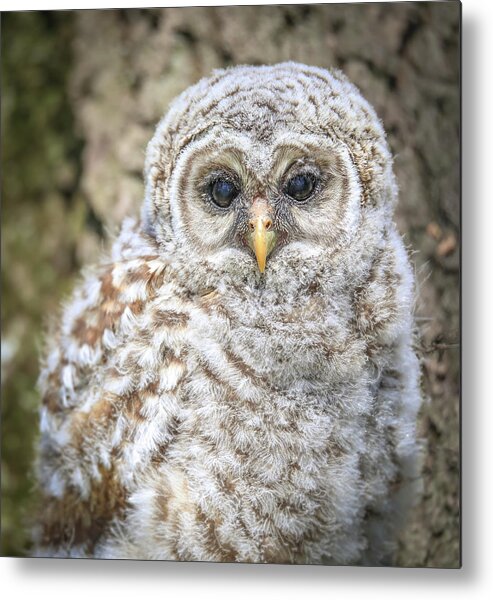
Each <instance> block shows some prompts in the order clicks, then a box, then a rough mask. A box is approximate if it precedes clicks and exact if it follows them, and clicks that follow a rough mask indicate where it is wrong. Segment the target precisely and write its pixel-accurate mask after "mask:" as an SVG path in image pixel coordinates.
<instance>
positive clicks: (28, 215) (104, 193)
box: [2, 2, 460, 567]
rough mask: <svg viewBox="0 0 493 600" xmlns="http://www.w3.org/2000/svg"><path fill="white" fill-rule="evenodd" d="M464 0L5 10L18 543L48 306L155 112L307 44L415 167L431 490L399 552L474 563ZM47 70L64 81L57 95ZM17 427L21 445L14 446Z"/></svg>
mask: <svg viewBox="0 0 493 600" xmlns="http://www.w3.org/2000/svg"><path fill="white" fill-rule="evenodd" d="M459 15H460V5H459V4H458V3H456V2H430V3H426V2H425V3H422V2H420V3H413V2H409V3H377V4H340V5H325V6H322V5H319V6H315V5H314V6H309V5H300V6H272V7H269V6H267V7H222V8H189V9H153V10H137V9H134V10H126V11H104V12H102V11H80V12H79V11H76V12H72V13H58V14H57V15H56V18H55V17H54V16H53V14H51V15H47V14H43V13H32V14H31V15H28V18H26V15H24V16H22V15H12V16H11V17H9V18H8V19H4V22H3V23H2V32H3V33H4V36H3V37H4V38H5V37H8V36H9V35H10V36H12V38H13V37H14V36H15V35H17V37H16V43H15V44H14V45H13V46H7V43H8V40H4V42H3V43H4V44H5V46H4V48H7V47H8V48H9V50H8V52H7V57H6V58H2V71H3V73H4V83H5V85H6V99H7V102H6V107H5V108H4V110H3V111H2V113H3V114H2V116H3V118H4V120H7V119H9V126H8V127H7V128H6V134H5V135H6V141H5V152H4V159H3V162H4V163H5V166H6V167H7V165H9V164H10V165H11V167H12V171H11V175H10V177H6V178H5V179H4V181H3V188H4V189H3V192H4V195H3V197H4V206H6V209H5V219H4V221H3V233H4V235H3V250H4V264H3V270H2V278H3V281H4V290H5V291H4V294H5V295H6V296H7V298H6V307H5V309H4V319H3V322H2V327H3V335H4V336H5V340H6V342H7V346H6V348H7V350H8V355H7V360H4V356H3V355H4V352H2V369H3V371H4V378H3V380H4V381H3V386H2V387H4V389H3V391H4V392H7V394H4V404H3V413H4V417H5V416H6V417H7V420H6V422H5V418H4V427H5V430H6V431H7V427H8V428H9V429H8V435H7V438H6V439H5V437H4V442H3V443H4V449H5V452H3V453H2V461H3V464H2V469H3V474H4V477H5V473H7V481H6V482H5V481H4V478H3V479H2V486H3V495H4V498H5V499H6V501H7V505H6V506H5V503H4V504H2V511H3V513H4V514H3V516H4V523H5V522H6V523H7V530H6V531H5V529H4V540H3V541H4V550H3V553H4V554H5V553H8V554H23V553H24V552H25V549H26V538H25V536H23V535H19V534H18V533H15V531H17V530H18V529H19V528H20V519H21V511H20V509H19V508H18V505H19V502H20V499H21V498H25V497H26V494H27V490H28V486H29V479H28V478H27V477H26V474H25V471H26V468H25V467H26V464H28V461H29V459H30V457H31V450H30V449H31V448H32V439H33V437H34V435H35V434H34V432H35V418H34V414H35V413H34V407H35V403H36V400H35V396H34V395H33V392H32V387H33V385H34V379H35V375H36V360H37V357H36V356H37V345H36V344H37V340H39V339H40V335H41V333H40V332H41V321H42V317H44V316H45V315H46V314H48V313H51V312H52V311H53V310H54V307H55V306H56V305H57V303H58V302H59V301H60V296H61V294H62V293H65V292H66V290H67V289H69V287H70V285H71V283H72V282H73V278H74V277H75V276H76V275H77V272H78V269H79V268H80V266H81V265H82V264H85V263H86V262H88V261H91V260H93V259H94V258H95V257H96V256H97V254H98V251H99V248H100V245H101V239H102V238H103V237H104V231H105V229H107V230H110V231H111V230H114V229H116V227H117V225H118V223H119V222H120V221H121V219H122V217H123V216H124V215H126V214H131V213H134V212H135V211H136V210H138V207H139V206H140V203H141V200H142V196H143V182H142V168H143V160H144V152H145V147H146V143H147V141H148V140H149V138H150V136H151V134H152V131H153V128H154V126H155V125H156V123H157V121H158V120H159V118H160V117H161V115H162V114H163V113H164V111H165V110H166V107H167V105H168V103H169V102H170V100H171V99H172V98H173V97H174V96H175V95H177V94H178V93H179V92H180V91H182V90H183V89H185V88H186V87H187V86H188V85H190V84H192V83H194V82H195V81H196V80H197V79H199V78H200V77H201V76H203V75H206V74H208V73H209V72H210V70H211V69H213V68H216V67H224V66H228V65H234V64H245V63H249V64H263V63H274V62H279V61H284V60H296V61H300V62H304V63H307V64H313V65H317V66H321V67H333V66H336V67H338V68H341V69H342V70H343V71H344V72H345V73H346V74H347V75H348V76H349V77H350V79H351V80H352V81H353V82H354V83H356V85H357V86H358V87H359V88H360V89H361V91H362V92H363V94H364V95H365V96H366V97H367V98H368V100H369V101H370V102H371V103H372V104H373V105H374V106H375V108H376V110H377V113H378V114H379V116H380V117H381V119H382V120H383V123H384V126H385V129H386V131H387V133H388V136H389V142H390V145H391V148H392V150H393V152H394V155H395V170H396V174H397V179H398V182H399V185H400V204H399V208H398V213H397V217H396V218H397V223H398V226H399V228H400V230H401V232H402V233H404V234H405V238H406V241H407V242H408V243H409V245H410V246H412V248H413V249H414V250H415V255H414V259H415V264H416V273H417V278H418V281H419V300H418V303H417V307H416V314H417V319H418V326H419V329H420V334H421V341H420V346H421V347H420V352H421V355H422V358H423V392H424V395H425V398H426V400H425V403H424V406H423V409H422V412H421V417H420V427H421V432H422V435H423V438H424V439H425V442H426V449H425V459H424V494H423V498H422V501H421V503H420V504H419V505H418V506H417V507H416V510H415V512H414V514H413V517H412V520H411V522H410V524H409V527H408V528H407V530H406V531H405V532H404V534H403V537H402V544H401V551H400V557H399V561H398V563H399V564H400V565H402V566H432V567H457V566H458V565H459V544H460V540H459V226H460V223H459V152H460V147H459V102H460V98H459ZM23 36H24V37H23ZM33 36H38V38H39V40H38V42H39V46H38V47H40V48H45V53H44V54H43V53H41V55H40V56H37V58H36V59H34V58H33V57H32V55H31V54H29V52H28V50H27V48H28V47H29V44H32V38H33ZM22 40H24V46H23V41H22ZM62 48H68V50H69V52H70V54H69V58H68V61H67V60H66V61H65V63H64V62H63V61H62V60H60V59H59V58H58V59H57V57H58V56H59V51H60V49H62ZM16 53H17V54H16ZM4 54H5V52H4ZM16 61H17V63H18V62H22V61H24V64H25V63H26V61H27V66H28V67H30V68H31V71H30V72H31V73H32V76H31V77H27V76H25V78H24V79H23V78H22V76H21V75H19V74H18V73H17V72H16V71H15V69H14V67H15V65H16V64H17V63H16ZM31 63H32V64H31ZM57 65H58V66H57ZM57 69H58V70H57ZM50 73H51V75H50ZM33 77H34V80H33ZM36 86H38V87H36ZM46 86H51V87H52V88H54V89H52V94H51V96H52V98H51V100H50V99H49V98H47V87H46ZM26 92H27V93H28V94H29V93H30V96H29V97H28V96H27V95H26ZM65 92H68V96H67V95H66V94H65ZM48 95H49V94H48ZM29 98H30V99H29ZM40 99H41V100H42V101H43V102H44V104H43V103H42V105H41V107H40V105H39V102H40ZM57 99H58V100H57ZM21 100H22V102H24V104H25V108H24V110H25V111H26V114H29V110H31V108H32V109H33V110H34V111H37V112H41V116H40V118H39V119H38V120H37V121H36V122H34V124H33V123H31V126H30V129H27V126H26V124H25V119H22V114H23V113H22V110H21V113H20V114H19V102H21ZM36 100H38V102H37V103H36ZM22 102H21V104H22ZM57 102H58V104H59V106H58V109H57V110H55V109H54V108H53V106H57ZM45 105H46V106H45ZM43 106H45V108H43ZM43 111H44V112H43ZM55 114H56V115H57V118H56V117H55ZM12 115H13V116H14V117H16V118H13V119H12ZM43 115H44V117H43ZM60 115H62V116H63V118H64V119H66V123H65V126H64V127H61V125H60V123H59V120H58V119H59V116H60ZM26 129H27V131H26ZM19 131H20V132H21V133H20V134H19ZM19 135H20V138H19ZM36 136H42V139H44V140H51V142H50V148H52V150H50V152H51V154H49V155H46V153H45V154H43V149H42V148H41V153H42V154H41V155H39V154H37V155H36V154H34V152H33V150H32V148H31V147H29V148H27V146H28V145H30V144H32V143H34V141H35V140H37V139H38V137H36ZM43 136H44V137H43ZM19 139H20V141H19ZM33 140H34V141H33ZM79 140H81V141H82V142H83V147H82V145H81V143H80V141H79ZM22 144H24V146H23V145H22ZM53 148H54V149H53ZM24 150H25V151H24ZM36 156H37V158H36ZM9 161H10V163H9ZM50 161H51V162H50ZM43 165H46V168H40V167H43ZM30 171H32V172H34V173H37V172H38V171H44V172H46V171H47V175H45V178H44V179H43V176H42V174H41V175H39V177H38V179H39V181H40V182H41V183H40V184H39V185H34V184H31V183H30V182H29V181H27V182H25V181H24V179H23V177H25V175H26V172H27V174H29V172H30ZM36 176H37V175H36ZM28 179H29V178H28ZM35 181H37V180H36V179H35ZM47 224H48V225H49V227H47ZM16 226H17V227H16ZM33 236H34V237H33ZM33 239H35V240H36V248H37V251H36V252H35V253H34V254H35V255H36V256H32V248H31V244H32V241H33ZM26 248H29V249H30V250H31V252H30V251H28V250H26ZM46 264H48V265H50V267H46ZM40 269H41V271H43V269H44V271H43V273H44V275H43V276H41V275H40ZM60 282H62V283H60ZM18 298H21V299H22V301H21V302H19V301H18V300H16V299H18ZM21 372H22V377H21V376H20V373H21ZM19 381H21V383H19ZM26 419H27V421H26ZM26 422H27V425H26ZM19 439H22V445H23V451H22V452H20V451H16V450H15V448H16V444H17V445H18V444H19ZM26 448H27V449H26ZM4 461H5V462H4ZM26 502H27V500H25V501H24V505H26ZM21 504H22V502H21Z"/></svg>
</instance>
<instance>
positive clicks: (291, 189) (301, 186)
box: [286, 175, 314, 200]
mask: <svg viewBox="0 0 493 600" xmlns="http://www.w3.org/2000/svg"><path fill="white" fill-rule="evenodd" d="M313 185H314V184H313V179H312V178H311V177H309V176H308V175H295V176H294V177H293V178H292V179H290V180H289V181H288V184H287V186H286V193H287V194H288V196H291V198H294V199H295V200H306V199H307V198H308V196H309V195H310V194H311V193H312V191H313Z"/></svg>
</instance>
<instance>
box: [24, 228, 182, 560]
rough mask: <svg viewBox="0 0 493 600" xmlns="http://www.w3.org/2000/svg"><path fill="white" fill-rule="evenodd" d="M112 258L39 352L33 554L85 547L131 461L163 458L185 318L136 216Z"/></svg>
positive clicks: (115, 510)
mask: <svg viewBox="0 0 493 600" xmlns="http://www.w3.org/2000/svg"><path fill="white" fill-rule="evenodd" d="M113 258H114V259H115V260H113V261H112V262H109V263H107V264H102V265H100V266H99V267H98V268H97V269H95V270H93V271H92V272H91V273H89V274H87V275H86V277H85V279H84V280H83V282H82V283H81V284H80V285H79V286H78V287H77V288H76V290H75V292H74V294H73V296H72V299H71V301H70V302H69V303H68V304H67V305H66V306H65V309H64V313H63V318H62V319H61V323H60V325H59V327H58V329H57V331H56V332H55V334H54V335H52V336H51V338H50V339H49V341H48V344H47V348H46V351H45V359H44V361H43V365H42V371H41V375H40V380H39V388H40V391H41V396H42V407H41V440H40V444H39V452H38V463H37V471H38V481H39V485H40V487H41V489H40V498H41V501H40V508H39V511H38V513H37V516H36V524H35V526H34V542H35V551H34V554H35V555H38V556H40V555H44V556H91V555H93V553H94V550H95V547H96V545H97V543H98V540H100V539H101V537H102V535H103V534H104V532H105V531H106V530H107V529H108V528H109V527H111V525H112V524H113V523H115V522H116V520H118V519H119V518H120V517H121V516H122V514H123V513H124V511H125V509H126V507H127V504H128V498H129V493H130V490H131V488H132V483H133V481H134V478H135V477H137V476H138V473H139V469H143V468H144V467H145V465H146V464H148V463H149V461H153V460H156V456H159V457H162V456H163V455H164V454H165V452H166V447H167V445H168V444H169V441H170V439H171V438H172V436H173V434H174V428H175V426H176V419H175V415H174V412H176V411H174V408H176V407H175V406H174V404H176V403H174V396H173V390H174V389H175V388H176V386H177V385H178V384H179V381H180V379H181V377H182V376H183V374H184V371H185V366H184V363H183V362H182V361H181V360H180V358H179V343H178V337H179V331H180V329H183V328H184V326H185V323H186V316H185V315H184V314H183V313H181V312H180V311H178V310H171V309H169V307H168V306H167V300H166V299H168V304H169V302H172V303H174V305H176V294H175V293H174V292H175V290H174V288H173V283H172V282H171V281H169V277H166V262H165V261H164V260H163V259H162V258H161V257H159V255H158V254H157V252H156V246H155V245H154V241H153V240H152V239H151V238H148V236H146V235H145V234H142V233H141V232H140V229H139V227H138V225H137V224H135V223H126V224H125V225H124V227H123V230H122V234H121V235H120V237H119V239H118V240H117V242H116V243H115V245H114V248H113ZM163 290H164V291H163ZM161 292H162V293H161ZM163 298H164V300H163ZM163 391H164V392H165V393H166V395H167V396H166V401H165V402H162V401H161V402H158V401H157V400H158V397H159V395H162V394H163ZM157 412H159V415H157V414H156V413H157ZM156 417H159V418H156ZM154 422H155V423H156V426H153V423H154ZM129 467H130V468H129Z"/></svg>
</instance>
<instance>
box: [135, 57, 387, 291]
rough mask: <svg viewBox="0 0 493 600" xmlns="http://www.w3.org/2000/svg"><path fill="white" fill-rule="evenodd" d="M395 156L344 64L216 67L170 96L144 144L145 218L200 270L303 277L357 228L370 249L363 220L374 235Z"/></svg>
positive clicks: (350, 242) (346, 243)
mask: <svg viewBox="0 0 493 600" xmlns="http://www.w3.org/2000/svg"><path fill="white" fill-rule="evenodd" d="M391 163H392V161H391V156H390V152H389V150H388V146H387V143H386V140H385V134H384V131H383V128H382V126H381V123H380V121H379V120H378V118H377V117H376V115H375V112H374V110H373V109H372V108H371V106H370V105H369V104H368V103H367V102H366V100H364V99H363V97H362V96H361V94H360V93H359V91H358V90H357V88H356V87H354V85H352V84H351V83H350V82H349V81H348V80H347V79H346V78H345V76H344V75H342V73H340V72H338V71H335V72H329V71H326V70H324V69H320V68H316V67H308V66H306V65H302V64H297V63H292V62H288V63H281V64H277V65H272V66H240V67H234V68H230V69H226V70H218V71H214V72H213V74H212V76H211V77H209V78H205V79H202V80H201V81H199V82H198V83H197V84H196V85H194V86H192V87H190V88H189V89H188V90H186V91H185V92H184V93H182V94H181V95H180V96H179V97H178V98H177V99H176V100H175V101H174V102H173V103H172V105H171V107H170V109H169V111H168V113H167V114H166V115H165V117H164V118H163V119H162V121H161V122H160V123H159V125H158V127H157V129H156V132H155V134H154V137H153V138H152V140H151V142H150V144H149V146H148V150H147V156H146V168H145V175H146V199H145V203H144V207H143V215H142V216H143V223H144V227H145V229H146V231H147V232H148V233H149V234H151V235H152V236H154V237H155V238H156V240H157V241H158V243H159V244H161V245H162V247H163V248H166V251H167V252H171V253H174V254H175V255H177V256H178V255H179V256H181V257H182V259H183V258H185V259H186V260H188V261H190V262H193V263H194V264H196V265H202V266H203V267H204V269H205V270H206V271H207V272H208V273H216V274H222V275H224V274H225V273H228V275H229V276H230V277H232V278H234V277H235V276H237V277H240V276H242V277H245V276H249V275H250V276H252V277H254V278H256V279H257V280H259V281H261V280H262V279H263V280H264V282H265V280H266V279H268V278H269V274H272V273H274V272H276V273H279V272H280V271H283V272H288V273H290V274H291V275H293V276H294V277H298V278H300V277H301V278H302V277H303V276H304V274H305V275H306V273H310V272H311V271H313V269H316V268H317V265H319V264H320V263H321V262H323V263H324V264H325V263H326V261H322V260H321V257H322V255H327V254H334V253H337V252H341V251H343V250H344V248H354V246H355V244H356V243H357V240H358V239H360V240H361V241H362V246H361V248H362V251H364V252H366V253H368V252H370V251H371V241H370V242H369V237H370V238H371V237H372V236H371V235H370V236H369V233H368V232H369V230H371V231H374V233H375V235H373V238H375V245H378V239H377V238H379V233H381V231H382V229H383V228H384V223H385V221H386V220H388V216H389V214H390V213H391V211H392V207H393V203H394V199H395V196H396V188H395V183H394V177H393V174H392V164H391ZM362 231H364V235H363V236H361V235H359V234H360V233H361V232H362ZM363 241H364V243H363Z"/></svg>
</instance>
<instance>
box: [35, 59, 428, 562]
mask: <svg viewBox="0 0 493 600" xmlns="http://www.w3.org/2000/svg"><path fill="white" fill-rule="evenodd" d="M115 143H116V141H115ZM296 176H298V180H297V182H298V183H299V181H300V179H299V177H301V181H302V182H305V183H306V181H307V179H308V180H309V181H310V182H311V184H310V185H312V187H313V190H312V191H310V194H309V196H308V198H307V199H304V198H303V200H302V201H298V200H295V199H293V197H291V196H289V194H288V193H287V192H286V190H289V189H290V188H289V182H292V181H293V177H296ZM224 180H227V181H228V182H233V183H232V184H231V185H233V184H234V186H235V190H236V193H237V195H236V196H235V198H234V200H233V201H232V203H231V205H230V206H229V207H227V208H221V207H218V206H217V205H216V204H214V202H213V201H212V196H211V193H212V192H211V189H213V186H214V185H215V182H217V181H224ZM307 185H308V184H307ZM396 195H397V188H396V184H395V180H394V175H393V172H392V159H391V155H390V152H389V149H388V145H387V142H386V140H385V134H384V131H383V128H382V125H381V123H380V122H379V120H378V118H377V117H376V115H375V113H374V111H373V109H372V108H371V107H370V106H369V104H368V103H367V102H366V101H365V100H364V99H363V98H362V96H361V95H360V93H359V91H358V90H357V89H356V88H355V87H354V86H353V85H352V84H351V83H349V82H348V81H347V79H346V78H345V77H344V76H343V75H342V74H341V73H340V72H331V73H329V72H328V71H325V70H322V69H318V68H314V67H307V66H304V65H300V64H295V63H283V64H279V65H273V66H266V67H236V68H233V69H228V70H224V71H216V72H214V73H213V74H212V76H211V77H210V78H207V79H203V80H201V81H200V82H199V83H198V84H196V85H195V86H193V87H191V88H189V89H188V90H186V91H185V92H184V93H183V94H182V95H181V96H180V97H178V98H177V100H175V102H174V103H173V104H172V105H171V108H170V110H169V112H168V113H167V115H166V116H165V117H164V119H163V120H162V121H161V123H160V124H159V125H158V127H157V129H156V132H155V135H154V137H153V139H152V140H151V142H150V144H149V146H148V151H147V158H146V198H145V202H144V205H143V210H142V218H141V220H128V221H126V222H125V223H124V224H123V227H122V231H121V234H120V235H119V237H118V239H117V240H116V241H115V242H114V245H113V250H112V255H111V257H110V258H107V259H105V260H102V261H101V263H100V265H99V266H97V267H95V268H94V269H92V270H91V271H90V272H88V273H87V274H86V276H85V279H84V281H83V282H82V283H81V285H79V286H78V288H77V289H76V291H75V293H74V296H73V298H72V299H71V301H70V302H69V303H68V304H67V306H66V307H65V311H64V315H63V318H62V321H61V324H60V327H59V329H58V331H57V334H56V335H55V336H53V337H52V338H51V339H50V340H49V344H48V346H49V347H48V349H47V353H46V359H45V361H44V366H43V370H42V373H41V378H40V387H41V390H42V393H43V407H42V410H41V431H42V438H41V443H40V453H39V461H38V471H39V481H40V487H41V491H42V494H43V510H42V514H41V517H40V519H39V523H38V526H37V527H36V531H35V542H36V550H35V553H36V554H38V555H53V556H100V557H119V558H121V557H124V558H147V559H176V560H212V561H251V562H296V563H327V564H382V563H389V562H391V561H392V556H393V552H394V550H395V544H396V533H397V531H398V527H399V525H400V524H401V522H402V521H403V518H404V517H405V514H406V510H407V508H408V505H409V504H410V503H411V502H412V501H413V498H414V495H415V492H416V488H417V482H418V481H419V479H418V475H419V466H418V443H417V441H416V433H415V419H416V413H417V410H418V408H419V403H420V395H419V365H418V361H417V358H416V356H415V354H414V352H413V350H412V342H413V319H412V306H413V295H414V291H413V275H412V270H411V266H410V263H409V259H408V256H407V253H406V251H405V248H404V246H403V243H402V241H401V238H400V237H399V235H398V233H397V231H396V228H395V225H394V223H393V221H392V215H393V210H394V204H395V201H396ZM259 215H260V216H259ZM260 222H261V223H263V224H265V227H264V225H262V227H264V229H265V231H264V229H262V230H260V229H258V228H259V227H260V225H258V227H257V224H258V223H260ZM254 228H255V230H254ZM253 230H254V233H252V231H253ZM258 231H260V233H258ZM266 232H267V233H266ZM257 234H258V235H259V236H264V237H262V240H263V242H258V244H261V243H264V246H265V244H267V246H266V247H267V251H266V266H265V271H264V272H263V273H261V272H260V271H261V270H262V265H261V262H262V261H261V259H260V258H259V256H260V254H261V252H262V251H261V250H258V248H259V247H260V246H257V245H255V244H257V241H252V240H254V237H251V236H256V235H257ZM249 236H250V237H249ZM255 239H256V238H255ZM259 239H260V238H259ZM265 240H267V242H266V241H265ZM268 244H271V245H268ZM272 248H273V249H272ZM264 258H265V257H264Z"/></svg>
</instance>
